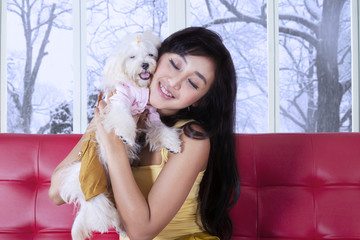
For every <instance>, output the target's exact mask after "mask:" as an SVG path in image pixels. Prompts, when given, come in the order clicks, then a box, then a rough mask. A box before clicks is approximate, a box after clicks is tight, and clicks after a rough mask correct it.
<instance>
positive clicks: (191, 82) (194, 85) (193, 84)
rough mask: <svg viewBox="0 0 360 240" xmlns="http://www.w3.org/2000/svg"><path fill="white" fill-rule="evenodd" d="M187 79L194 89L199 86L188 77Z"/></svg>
mask: <svg viewBox="0 0 360 240" xmlns="http://www.w3.org/2000/svg"><path fill="white" fill-rule="evenodd" d="M188 81H189V83H190V84H191V86H193V87H194V88H195V89H198V88H199V86H198V85H196V84H195V83H194V82H193V81H191V79H190V78H189V79H188Z"/></svg>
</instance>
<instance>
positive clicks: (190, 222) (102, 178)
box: [78, 121, 219, 240]
mask: <svg viewBox="0 0 360 240" xmlns="http://www.w3.org/2000/svg"><path fill="white" fill-rule="evenodd" d="M187 122H189V121H179V122H178V123H177V124H175V127H182V126H183V125H185V124H186V123H187ZM86 135H87V136H86V137H85V140H84V142H83V145H82V148H81V151H80V152H79V156H78V158H79V160H81V170H80V175H79V180H80V183H81V189H82V191H83V193H84V195H85V197H86V200H89V199H91V198H93V197H95V196H97V195H98V194H100V193H107V184H106V175H105V171H104V168H103V166H102V164H101V163H100V161H99V158H98V155H97V153H96V145H97V143H96V140H95V137H94V136H95V134H94V132H92V131H90V132H87V133H86ZM161 155H162V162H161V164H160V165H150V166H140V167H133V168H132V171H133V175H134V178H135V180H136V183H137V184H138V186H139V188H140V190H141V192H142V194H143V195H144V197H145V198H147V196H148V194H149V192H150V189H151V187H152V185H153V184H154V182H155V180H156V178H157V177H158V176H159V174H160V172H161V170H162V169H163V167H164V165H165V164H166V162H167V160H168V151H167V150H166V149H163V150H162V151H161ZM203 176H204V171H202V172H200V173H199V174H198V176H197V178H196V180H195V183H194V185H193V186H192V188H191V190H190V193H189V195H188V196H187V198H186V200H185V202H184V204H183V205H182V207H181V208H180V210H179V211H178V213H177V214H176V215H175V217H174V218H173V219H172V220H171V222H170V223H169V224H168V225H167V226H166V227H165V228H164V229H163V230H162V231H161V232H160V233H159V235H158V236H157V237H155V238H154V240H174V239H177V240H219V238H217V237H214V236H211V235H209V234H207V233H204V232H203V229H202V225H201V220H200V216H199V214H198V211H197V208H198V200H197V196H198V193H199V187H200V182H201V180H202V178H203ZM120 240H129V238H127V237H122V236H120Z"/></svg>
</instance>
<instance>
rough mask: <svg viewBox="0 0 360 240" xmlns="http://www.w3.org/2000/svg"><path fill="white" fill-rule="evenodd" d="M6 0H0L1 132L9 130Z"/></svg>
mask: <svg viewBox="0 0 360 240" xmlns="http://www.w3.org/2000/svg"><path fill="white" fill-rule="evenodd" d="M6 11H7V7H6V1H4V0H1V1H0V37H1V38H0V73H1V76H0V132H1V133H5V132H7V69H6V66H7V64H6V34H5V32H6V16H7V12H6Z"/></svg>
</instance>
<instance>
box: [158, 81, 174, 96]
mask: <svg viewBox="0 0 360 240" xmlns="http://www.w3.org/2000/svg"><path fill="white" fill-rule="evenodd" d="M159 93H160V96H162V97H163V98H166V99H172V98H174V95H172V93H171V92H170V91H169V90H168V89H167V88H166V87H165V86H164V85H162V84H161V83H159Z"/></svg>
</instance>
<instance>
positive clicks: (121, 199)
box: [95, 103, 210, 239]
mask: <svg viewBox="0 0 360 240" xmlns="http://www.w3.org/2000/svg"><path fill="white" fill-rule="evenodd" d="M104 107H105V104H104V103H101V104H100V105H99V109H98V110H96V111H95V120H96V126H97V130H98V131H99V135H100V139H101V141H103V143H104V146H105V151H106V156H107V161H108V165H109V173H110V178H111V184H112V188H113V192H114V197H115V201H116V207H117V209H118V211H119V214H120V216H121V219H122V223H123V224H124V228H125V231H126V233H127V234H128V236H129V237H130V239H152V238H154V237H155V236H156V235H158V233H160V232H161V230H162V229H163V228H164V227H165V226H166V225H167V224H168V223H169V222H170V221H171V219H172V218H173V217H174V216H175V214H176V213H177V212H178V210H179V209H180V207H181V206H182V204H183V203H184V201H185V199H186V197H187V196H188V194H189V192H190V190H191V188H192V186H193V184H194V182H195V180H196V178H197V176H198V174H199V172H200V171H202V170H204V169H205V168H206V164H207V159H208V156H209V150H210V141H209V140H208V139H206V140H194V139H191V138H189V137H186V136H185V135H184V134H183V135H182V136H181V138H182V141H183V145H182V149H183V151H182V152H181V153H178V154H174V155H171V156H169V160H168V162H167V163H166V164H165V166H164V168H163V170H162V171H161V173H160V175H159V177H158V178H157V180H156V181H155V183H154V185H153V187H152V188H151V190H150V193H149V195H148V198H147V199H145V198H144V196H143V195H142V193H141V191H140V189H139V187H138V186H137V184H136V182H135V179H134V177H133V174H132V171H131V166H130V164H129V160H128V157H127V155H126V151H125V146H124V144H123V143H122V141H121V140H119V138H118V137H117V136H116V135H115V134H114V133H113V132H110V133H106V132H105V130H104V128H103V126H102V123H101V120H100V117H99V115H100V114H101V111H102V110H103V108H104Z"/></svg>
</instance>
